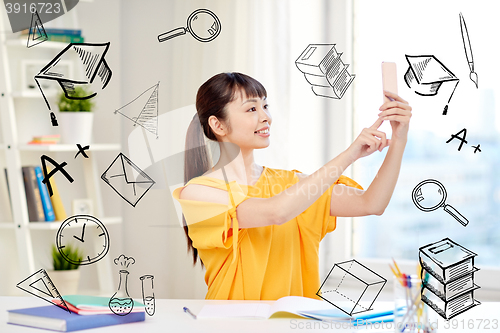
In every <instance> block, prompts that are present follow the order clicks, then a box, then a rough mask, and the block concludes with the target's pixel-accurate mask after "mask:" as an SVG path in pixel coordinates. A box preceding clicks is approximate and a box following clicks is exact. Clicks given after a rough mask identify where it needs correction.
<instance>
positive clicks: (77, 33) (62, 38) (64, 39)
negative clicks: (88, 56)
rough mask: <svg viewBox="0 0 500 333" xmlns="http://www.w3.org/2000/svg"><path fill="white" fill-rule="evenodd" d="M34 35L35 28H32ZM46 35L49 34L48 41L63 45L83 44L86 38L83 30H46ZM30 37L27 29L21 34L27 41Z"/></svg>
mask: <svg viewBox="0 0 500 333" xmlns="http://www.w3.org/2000/svg"><path fill="white" fill-rule="evenodd" d="M31 29H32V33H36V31H33V30H34V29H35V28H31ZM45 33H46V34H47V40H49V41H53V42H61V43H68V44H69V43H83V42H84V41H85V38H83V37H82V30H81V29H57V28H45ZM28 35H29V29H25V30H23V31H22V32H21V35H20V38H23V39H26V38H28Z"/></svg>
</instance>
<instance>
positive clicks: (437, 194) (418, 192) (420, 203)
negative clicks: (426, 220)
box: [411, 179, 469, 227]
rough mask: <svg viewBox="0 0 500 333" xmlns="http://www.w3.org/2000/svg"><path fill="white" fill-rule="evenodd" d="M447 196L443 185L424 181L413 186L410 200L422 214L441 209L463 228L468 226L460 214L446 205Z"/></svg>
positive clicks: (467, 222)
mask: <svg viewBox="0 0 500 333" xmlns="http://www.w3.org/2000/svg"><path fill="white" fill-rule="evenodd" d="M447 196H448V194H447V193H446V189H445V188H444V186H443V184H441V183H440V182H438V181H437V180H434V179H426V180H424V181H422V182H420V183H418V184H417V186H415V188H414V189H413V191H412V193H411V198H412V200H413V203H414V204H415V206H416V207H417V208H418V209H420V210H421V211H424V212H432V211H435V210H436V209H438V208H441V207H443V209H444V211H445V212H447V213H448V214H450V215H451V216H453V217H454V218H455V219H456V220H457V221H458V222H460V224H462V225H463V226H464V227H466V226H467V224H469V220H467V219H466V218H465V217H464V216H463V215H462V214H460V213H459V212H458V211H457V210H456V209H455V208H453V207H452V206H450V205H448V204H446V198H447Z"/></svg>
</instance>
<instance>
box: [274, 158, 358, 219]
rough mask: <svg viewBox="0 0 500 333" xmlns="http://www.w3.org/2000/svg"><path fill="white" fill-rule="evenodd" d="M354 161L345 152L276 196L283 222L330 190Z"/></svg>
mask: <svg viewBox="0 0 500 333" xmlns="http://www.w3.org/2000/svg"><path fill="white" fill-rule="evenodd" d="M353 162H354V159H353V158H352V157H351V155H350V154H349V153H348V152H343V153H341V154H340V155H338V156H337V157H335V158H333V159H332V160H330V161H329V162H328V163H326V164H325V165H324V166H322V167H321V168H320V169H318V170H317V171H316V172H314V173H313V174H311V175H309V176H307V177H306V178H304V179H302V180H301V181H300V182H298V183H296V184H295V185H293V186H291V187H290V188H288V189H287V190H286V191H283V192H282V193H280V194H278V195H276V196H274V197H273V198H274V201H275V202H274V204H276V206H277V207H280V211H281V212H282V214H280V216H279V218H280V219H281V221H280V222H281V223H284V222H286V221H289V220H291V219H292V218H294V217H296V216H297V215H299V214H300V213H302V212H303V211H304V210H306V209H307V208H308V207H309V206H311V205H312V204H313V203H314V202H315V201H316V200H318V199H319V197H320V196H321V195H322V194H323V193H324V192H325V191H326V190H328V189H329V188H330V187H331V186H332V185H333V184H334V183H335V182H336V181H337V180H338V179H339V177H340V176H341V175H342V173H343V172H344V171H345V169H346V168H347V167H348V166H349V165H351V164H352V163H353Z"/></svg>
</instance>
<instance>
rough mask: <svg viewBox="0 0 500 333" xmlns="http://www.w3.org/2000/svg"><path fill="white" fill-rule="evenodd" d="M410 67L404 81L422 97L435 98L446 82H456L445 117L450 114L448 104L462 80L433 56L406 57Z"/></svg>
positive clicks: (445, 110) (444, 113)
mask: <svg viewBox="0 0 500 333" xmlns="http://www.w3.org/2000/svg"><path fill="white" fill-rule="evenodd" d="M405 57H406V61H408V64H409V65H410V66H409V68H408V70H407V71H406V73H405V76H404V80H405V82H406V84H407V85H408V87H409V88H410V89H412V90H414V91H415V93H416V94H417V95H420V96H435V95H437V93H438V91H439V88H441V85H442V84H443V83H445V82H454V83H455V87H454V88H453V91H452V92H451V94H450V97H449V98H448V102H447V104H446V106H445V107H444V110H443V115H446V114H447V113H448V104H449V103H450V101H451V98H452V97H453V93H454V92H455V89H457V86H458V83H459V82H460V80H459V79H458V78H457V77H456V76H455V74H453V73H452V72H451V71H450V70H449V69H448V68H446V66H445V65H444V64H443V63H442V62H441V61H439V60H438V59H437V58H436V57H435V56H433V55H417V56H410V55H405Z"/></svg>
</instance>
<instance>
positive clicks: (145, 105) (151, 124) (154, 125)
mask: <svg viewBox="0 0 500 333" xmlns="http://www.w3.org/2000/svg"><path fill="white" fill-rule="evenodd" d="M159 86H160V82H158V83H157V84H155V85H154V86H152V87H150V88H148V89H147V90H146V91H145V92H143V93H142V94H140V95H139V96H138V97H136V98H135V99H134V100H133V101H131V102H129V103H128V104H126V105H124V106H122V107H121V108H119V109H118V110H116V111H115V114H116V113H119V114H121V115H122V116H124V117H125V118H127V119H129V120H131V121H132V122H133V123H134V126H136V125H139V126H141V127H142V128H144V129H145V130H146V131H148V132H150V133H152V134H154V135H155V136H156V138H158V88H159ZM141 108H142V109H141ZM138 110H140V111H139V112H138Z"/></svg>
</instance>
